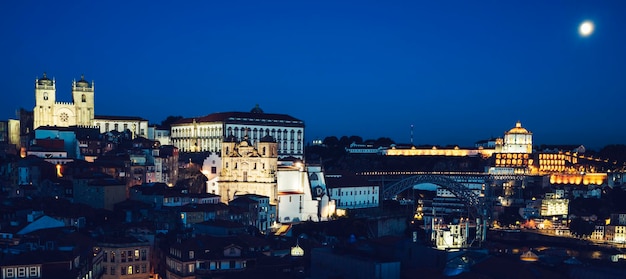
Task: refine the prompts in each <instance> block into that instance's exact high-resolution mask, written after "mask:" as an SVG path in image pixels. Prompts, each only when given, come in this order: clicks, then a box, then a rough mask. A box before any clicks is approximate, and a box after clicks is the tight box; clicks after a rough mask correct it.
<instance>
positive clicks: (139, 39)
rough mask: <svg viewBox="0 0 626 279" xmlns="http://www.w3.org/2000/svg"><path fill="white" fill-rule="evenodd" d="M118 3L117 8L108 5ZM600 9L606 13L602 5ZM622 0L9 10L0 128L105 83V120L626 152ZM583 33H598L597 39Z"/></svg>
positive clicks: (54, 5) (0, 59)
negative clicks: (53, 94)
mask: <svg viewBox="0 0 626 279" xmlns="http://www.w3.org/2000/svg"><path fill="white" fill-rule="evenodd" d="M110 2H111V3H110ZM598 2H599V3H598ZM625 15H626V1H569V0H568V1H565V0H564V1H497V0H494V1H465V0H464V1H403V2H398V1H364V0H359V1H197V2H196V1H163V2H159V1H145V2H144V1H2V2H0V96H2V101H1V102H0V112H1V114H0V119H9V118H15V117H16V116H15V111H16V110H17V109H19V108H25V109H28V110H32V108H33V107H34V102H35V101H34V80H35V78H36V77H41V76H42V73H43V72H47V73H48V76H49V77H51V76H52V77H54V78H56V80H57V100H60V101H71V82H72V80H73V79H79V78H80V75H81V74H85V77H86V78H87V79H88V80H95V85H96V114H97V115H119V116H140V117H143V118H146V119H148V120H149V121H150V122H151V123H160V122H161V121H162V120H163V119H165V118H166V117H167V116H168V115H181V116H184V117H194V116H203V115H206V114H210V113H214V112H226V111H249V110H250V109H252V108H253V107H254V106H255V104H259V105H260V107H261V108H262V109H263V110H264V111H265V112H268V113H283V114H289V115H291V116H294V117H296V118H299V119H302V120H304V121H305V124H306V130H305V136H306V139H307V140H308V141H310V140H313V139H316V138H320V139H323V138H324V137H326V136H331V135H335V136H342V135H347V136H350V135H358V136H361V137H363V138H364V139H373V138H378V137H390V138H392V139H393V140H395V141H396V142H401V143H408V142H409V141H410V126H411V125H414V143H415V144H439V145H446V144H458V145H461V146H470V145H472V144H473V143H474V142H475V141H477V140H481V139H487V138H490V137H493V136H502V135H503V133H504V132H505V131H507V130H508V129H510V128H512V127H513V126H514V125H515V122H516V121H518V120H519V121H521V122H522V124H523V126H524V127H526V128H528V129H529V130H530V131H532V132H533V134H534V143H535V144H583V145H585V146H587V147H588V148H593V149H598V148H600V147H602V146H604V145H606V144H613V143H621V144H624V143H626V129H624V123H625V119H626V117H625V115H626V114H625V111H626V110H625V109H624V108H625V105H626V95H625V93H626V16H625ZM584 20H591V21H592V22H593V23H594V24H595V31H594V33H592V34H591V35H590V36H588V37H583V36H581V35H580V34H579V33H578V27H579V25H580V24H581V23H582V22H583V21H584Z"/></svg>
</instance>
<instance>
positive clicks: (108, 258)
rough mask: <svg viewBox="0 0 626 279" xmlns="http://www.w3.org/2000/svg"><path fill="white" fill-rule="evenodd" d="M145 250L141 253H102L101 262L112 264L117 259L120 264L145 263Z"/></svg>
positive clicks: (135, 251)
mask: <svg viewBox="0 0 626 279" xmlns="http://www.w3.org/2000/svg"><path fill="white" fill-rule="evenodd" d="M147 254H148V252H147V250H146V249H142V250H141V251H140V250H139V249H135V250H127V251H121V252H117V253H116V252H115V251H105V252H104V259H103V261H104V262H105V263H106V262H111V263H114V262H116V258H119V260H120V262H122V263H125V262H127V261H128V262H132V261H139V260H141V261H145V260H146V258H147Z"/></svg>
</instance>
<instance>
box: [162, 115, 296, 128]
mask: <svg viewBox="0 0 626 279" xmlns="http://www.w3.org/2000/svg"><path fill="white" fill-rule="evenodd" d="M194 120H195V121H196V122H224V123H251V124H263V125H267V126H274V125H280V126H289V125H285V124H291V125H293V126H301V125H304V122H302V120H300V119H297V118H294V117H292V116H289V115H286V114H274V113H252V112H218V113H212V114H209V115H206V116H202V117H192V118H183V119H181V120H179V121H177V122H176V123H174V124H173V125H172V126H176V125H178V124H186V123H192V122H193V121H194ZM263 120H265V121H263ZM268 120H271V121H268ZM274 121H276V122H274Z"/></svg>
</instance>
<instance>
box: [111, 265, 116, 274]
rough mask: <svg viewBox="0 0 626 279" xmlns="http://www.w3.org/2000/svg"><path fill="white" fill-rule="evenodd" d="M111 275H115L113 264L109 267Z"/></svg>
mask: <svg viewBox="0 0 626 279" xmlns="http://www.w3.org/2000/svg"><path fill="white" fill-rule="evenodd" d="M111 275H115V267H114V266H112V267H111Z"/></svg>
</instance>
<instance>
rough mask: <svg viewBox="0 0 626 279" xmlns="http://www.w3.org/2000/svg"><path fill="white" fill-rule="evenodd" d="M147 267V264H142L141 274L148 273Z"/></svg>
mask: <svg viewBox="0 0 626 279" xmlns="http://www.w3.org/2000/svg"><path fill="white" fill-rule="evenodd" d="M146 266H147V265H146V264H142V265H141V273H146V272H147V271H146Z"/></svg>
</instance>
